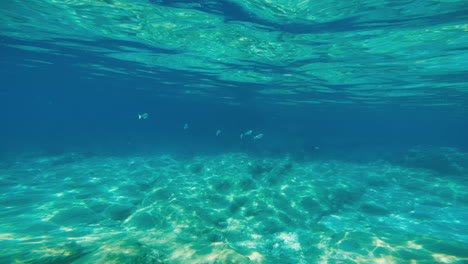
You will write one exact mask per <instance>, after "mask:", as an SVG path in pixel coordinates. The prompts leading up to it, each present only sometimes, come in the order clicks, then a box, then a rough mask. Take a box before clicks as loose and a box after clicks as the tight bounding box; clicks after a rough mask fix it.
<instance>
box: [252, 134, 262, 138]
mask: <svg viewBox="0 0 468 264" xmlns="http://www.w3.org/2000/svg"><path fill="white" fill-rule="evenodd" d="M261 138H263V134H258V135H256V136H255V137H254V139H261Z"/></svg>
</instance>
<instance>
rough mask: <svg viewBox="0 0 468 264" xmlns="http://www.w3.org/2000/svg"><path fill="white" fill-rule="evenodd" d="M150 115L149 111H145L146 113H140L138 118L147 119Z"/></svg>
mask: <svg viewBox="0 0 468 264" xmlns="http://www.w3.org/2000/svg"><path fill="white" fill-rule="evenodd" d="M148 117H149V114H148V113H144V114H141V115H140V114H138V120H140V119H147V118H148Z"/></svg>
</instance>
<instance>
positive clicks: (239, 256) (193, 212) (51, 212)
mask: <svg viewBox="0 0 468 264" xmlns="http://www.w3.org/2000/svg"><path fill="white" fill-rule="evenodd" d="M466 184H467V183H466V182H463V181H456V180H454V179H451V178H450V177H443V175H440V174H437V173H434V172H431V171H429V170H424V169H415V168H406V167H401V166H397V165H394V164H391V163H388V162H385V161H376V162H370V163H352V162H345V161H337V160H319V159H315V160H295V159H293V158H291V157H288V156H285V157H282V158H278V157H276V158H260V157H256V156H253V155H249V154H245V153H226V154H223V155H204V156H192V157H177V156H170V155H144V156H130V157H129V156H127V157H110V156H107V157H104V156H86V155H82V154H76V153H69V154H63V155H59V156H30V157H28V158H19V159H16V160H14V161H5V162H1V163H0V190H1V192H0V206H1V211H0V214H1V223H0V263H74V264H75V263H76V264H81V263H274V264H276V263H278V264H280V263H281V264H282V263H284V264H286V263H295V264H297V263H301V264H302V263H468V231H467V230H468V224H467V221H468V210H467V208H468V188H467V185H466Z"/></svg>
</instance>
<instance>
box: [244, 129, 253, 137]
mask: <svg viewBox="0 0 468 264" xmlns="http://www.w3.org/2000/svg"><path fill="white" fill-rule="evenodd" d="M252 133H253V131H252V130H249V131H247V132H245V133H244V135H246V136H250V135H252Z"/></svg>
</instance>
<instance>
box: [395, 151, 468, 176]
mask: <svg viewBox="0 0 468 264" xmlns="http://www.w3.org/2000/svg"><path fill="white" fill-rule="evenodd" d="M403 163H404V164H405V165H406V166H409V167H415V168H424V169H429V170H432V171H435V172H437V173H440V174H452V175H463V174H466V173H467V172H468V154H467V153H463V152H460V151H459V150H458V149H455V148H449V147H424V146H417V147H414V148H412V149H410V150H409V151H408V154H406V156H405V157H404V162H403Z"/></svg>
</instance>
